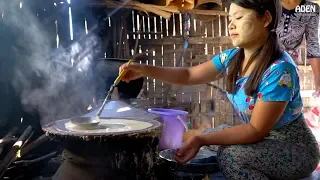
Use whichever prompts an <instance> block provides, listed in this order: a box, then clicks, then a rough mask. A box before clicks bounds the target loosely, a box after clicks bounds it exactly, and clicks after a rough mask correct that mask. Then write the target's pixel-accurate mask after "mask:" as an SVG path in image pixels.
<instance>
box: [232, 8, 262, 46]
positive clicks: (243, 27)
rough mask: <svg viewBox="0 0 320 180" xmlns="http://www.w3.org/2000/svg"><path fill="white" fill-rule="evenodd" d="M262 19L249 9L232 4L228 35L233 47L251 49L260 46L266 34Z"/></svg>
mask: <svg viewBox="0 0 320 180" xmlns="http://www.w3.org/2000/svg"><path fill="white" fill-rule="evenodd" d="M267 25H268V24H266V21H265V18H264V17H258V16H257V13H256V12H255V11H254V10H251V9H245V8H243V7H241V6H238V5H236V4H234V3H232V4H231V5H230V10H229V26H228V29H229V34H230V37H231V39H232V44H233V45H234V46H238V47H242V48H251V47H252V46H255V45H260V44H261V41H263V40H264V39H265V38H264V37H266V36H267V34H268V31H267V28H266V27H267Z"/></svg>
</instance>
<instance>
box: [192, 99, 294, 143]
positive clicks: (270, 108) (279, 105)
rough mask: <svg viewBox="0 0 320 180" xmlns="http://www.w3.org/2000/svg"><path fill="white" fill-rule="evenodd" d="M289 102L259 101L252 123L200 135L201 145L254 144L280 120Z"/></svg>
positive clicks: (253, 113)
mask: <svg viewBox="0 0 320 180" xmlns="http://www.w3.org/2000/svg"><path fill="white" fill-rule="evenodd" d="M287 103H288V102H285V101H284V102H263V101H257V103H256V104H255V107H254V110H253V112H252V117H251V121H250V123H248V124H243V125H238V126H235V127H232V128H228V129H224V130H221V131H218V132H214V133H209V134H202V135H199V136H198V137H197V138H198V140H199V142H200V145H201V146H203V145H211V144H218V145H231V144H252V143H256V142H259V141H262V140H263V138H264V137H266V136H267V135H268V133H269V132H270V131H271V130H272V128H273V127H274V125H275V124H276V123H277V122H278V121H279V119H280V117H281V116H282V114H283V112H284V110H285V108H286V106H287Z"/></svg>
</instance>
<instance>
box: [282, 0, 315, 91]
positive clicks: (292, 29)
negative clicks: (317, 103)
mask: <svg viewBox="0 0 320 180" xmlns="http://www.w3.org/2000/svg"><path fill="white" fill-rule="evenodd" d="M281 4H282V15H281V18H280V22H279V24H278V28H277V34H278V37H279V41H280V44H281V45H282V47H283V48H284V49H285V50H286V51H287V52H288V53H289V54H290V55H291V57H292V58H293V59H294V60H295V62H296V64H301V63H302V62H301V60H300V59H299V56H298V51H297V48H298V46H299V45H300V44H301V42H302V40H303V37H304V36H305V38H306V46H307V58H308V59H309V63H310V64H311V67H312V71H313V74H314V82H315V88H316V89H315V90H316V91H315V93H314V95H316V96H319V95H320V42H319V5H318V4H316V3H313V2H310V1H307V0H281ZM306 7H316V8H315V12H314V9H312V8H310V9H308V11H307V12H304V11H302V10H303V9H304V8H306ZM300 9H301V10H300Z"/></svg>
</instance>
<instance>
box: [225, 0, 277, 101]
mask: <svg viewBox="0 0 320 180" xmlns="http://www.w3.org/2000/svg"><path fill="white" fill-rule="evenodd" d="M231 3H235V4H237V5H238V6H240V7H243V8H246V9H252V10H254V11H256V13H257V15H258V16H263V15H264V14H265V12H266V11H269V12H270V14H271V16H272V21H271V23H270V24H269V26H268V30H269V32H270V33H269V36H268V39H267V42H266V43H265V44H264V46H263V47H261V48H260V49H258V50H257V52H256V53H254V54H253V56H258V59H257V62H256V65H255V67H254V69H253V71H252V72H251V74H250V76H249V78H248V80H247V82H246V84H245V93H246V94H247V95H248V96H252V95H253V94H254V93H255V92H256V89H257V88H258V86H259V83H260V81H261V78H262V75H263V73H264V72H265V70H266V69H267V68H268V67H269V66H270V65H271V64H272V63H273V62H274V61H275V60H276V59H277V58H279V57H280V54H281V49H280V46H279V44H278V37H277V34H276V28H277V25H278V20H279V18H280V15H281V5H280V1H279V0H231ZM253 56H252V57H251V58H250V59H252V58H254V57H253ZM243 59H244V49H243V48H240V49H239V51H238V52H237V53H236V54H235V56H234V57H233V59H232V60H231V62H230V64H229V66H228V74H227V82H226V89H227V91H228V92H229V93H234V91H235V83H236V81H237V78H238V73H239V72H240V68H241V64H242V61H243ZM249 65H250V60H249V64H248V65H247V67H248V66H249Z"/></svg>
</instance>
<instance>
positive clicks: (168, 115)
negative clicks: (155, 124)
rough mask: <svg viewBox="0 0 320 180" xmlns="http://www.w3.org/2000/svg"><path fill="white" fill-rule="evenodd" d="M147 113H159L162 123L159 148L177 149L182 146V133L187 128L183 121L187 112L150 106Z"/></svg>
mask: <svg viewBox="0 0 320 180" xmlns="http://www.w3.org/2000/svg"><path fill="white" fill-rule="evenodd" d="M148 112H149V113H154V114H159V115H160V116H161V123H162V125H163V129H162V135H161V137H160V140H159V144H158V148H159V150H165V149H177V148H180V147H181V146H182V142H183V134H184V132H185V131H187V130H188V127H187V124H186V122H185V120H186V118H187V115H188V112H186V111H181V110H175V109H162V108H151V109H148Z"/></svg>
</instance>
